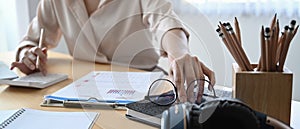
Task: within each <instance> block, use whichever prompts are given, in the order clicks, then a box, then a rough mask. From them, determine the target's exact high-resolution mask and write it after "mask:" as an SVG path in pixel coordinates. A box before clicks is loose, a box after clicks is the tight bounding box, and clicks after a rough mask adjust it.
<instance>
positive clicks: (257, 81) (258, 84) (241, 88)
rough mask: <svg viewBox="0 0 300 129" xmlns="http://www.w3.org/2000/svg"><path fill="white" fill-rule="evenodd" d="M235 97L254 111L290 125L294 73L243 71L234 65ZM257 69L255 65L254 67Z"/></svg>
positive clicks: (285, 71)
mask: <svg viewBox="0 0 300 129" xmlns="http://www.w3.org/2000/svg"><path fill="white" fill-rule="evenodd" d="M232 66H233V88H232V89H233V97H234V98H238V99H240V100H242V101H243V102H245V103H246V104H247V105H248V106H250V107H251V108H252V109H254V110H256V111H259V112H263V113H265V114H267V115H268V116H271V117H274V118H276V119H278V120H281V121H283V122H285V123H286V124H288V125H289V124H290V114H291V98H292V86H293V73H292V72H291V71H290V70H289V69H287V68H285V69H284V71H283V72H260V71H241V70H240V68H239V66H238V65H237V64H233V65H232ZM253 66H254V67H255V65H253Z"/></svg>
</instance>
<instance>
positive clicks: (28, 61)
mask: <svg viewBox="0 0 300 129" xmlns="http://www.w3.org/2000/svg"><path fill="white" fill-rule="evenodd" d="M38 58H39V60H40V61H39V63H38V64H37V63H36V62H37V59H38ZM46 64H47V48H42V49H41V48H38V47H33V48H30V49H28V50H27V51H26V52H24V56H23V57H22V59H21V60H20V62H13V63H12V64H11V69H13V68H15V67H17V68H18V69H20V70H21V71H22V72H23V73H25V74H30V73H33V72H35V71H37V70H39V71H40V72H42V74H43V75H46V74H47V69H46ZM36 65H38V66H36ZM37 68H38V69H37Z"/></svg>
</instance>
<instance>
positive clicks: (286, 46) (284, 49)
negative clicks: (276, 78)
mask: <svg viewBox="0 0 300 129" xmlns="http://www.w3.org/2000/svg"><path fill="white" fill-rule="evenodd" d="M295 24H296V21H295V20H292V21H291V23H290V27H289V31H288V32H287V35H286V39H285V40H284V41H283V46H282V51H281V54H280V57H279V67H278V70H279V71H280V72H282V71H283V66H284V63H285V60H286V56H287V53H288V49H289V46H290V42H291V40H292V38H293V32H294V27H295Z"/></svg>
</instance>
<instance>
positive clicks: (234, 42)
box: [226, 23, 253, 71]
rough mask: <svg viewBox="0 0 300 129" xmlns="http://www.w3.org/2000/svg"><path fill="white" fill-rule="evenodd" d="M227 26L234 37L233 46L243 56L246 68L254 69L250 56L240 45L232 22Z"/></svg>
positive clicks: (248, 69)
mask: <svg viewBox="0 0 300 129" xmlns="http://www.w3.org/2000/svg"><path fill="white" fill-rule="evenodd" d="M226 27H227V31H228V32H229V34H230V36H231V38H232V44H233V47H234V48H235V49H236V50H237V53H238V55H240V56H239V57H240V58H241V60H242V62H243V64H244V66H245V67H246V70H247V71H252V70H253V68H252V66H251V64H250V61H249V59H248V57H247V56H246V53H245V51H244V49H243V48H242V46H241V45H239V43H238V41H237V37H236V35H235V33H234V31H233V29H232V27H231V25H230V23H227V26H226Z"/></svg>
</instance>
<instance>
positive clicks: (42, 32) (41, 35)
mask: <svg viewBox="0 0 300 129" xmlns="http://www.w3.org/2000/svg"><path fill="white" fill-rule="evenodd" d="M43 37H44V28H41V34H40V40H39V46H38V47H39V48H42V45H43ZM35 65H36V68H37V69H38V68H39V65H40V57H39V56H37V59H36V64H35Z"/></svg>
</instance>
